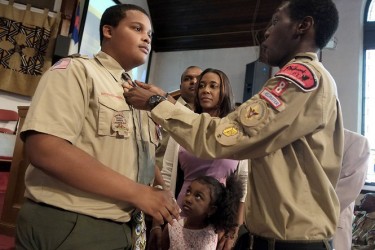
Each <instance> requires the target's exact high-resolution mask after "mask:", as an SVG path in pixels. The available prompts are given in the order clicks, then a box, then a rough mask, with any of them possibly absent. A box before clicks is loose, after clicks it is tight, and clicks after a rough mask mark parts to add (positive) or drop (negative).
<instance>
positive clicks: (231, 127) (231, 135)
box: [215, 123, 240, 146]
mask: <svg viewBox="0 0 375 250" xmlns="http://www.w3.org/2000/svg"><path fill="white" fill-rule="evenodd" d="M239 136H240V128H239V126H238V124H236V123H223V124H221V125H219V126H218V127H217V128H216V131H215V137H216V140H217V141H218V142H219V143H220V144H222V145H224V146H231V145H234V144H236V142H237V140H238V137H239Z"/></svg>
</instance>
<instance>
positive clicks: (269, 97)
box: [259, 88, 284, 111]
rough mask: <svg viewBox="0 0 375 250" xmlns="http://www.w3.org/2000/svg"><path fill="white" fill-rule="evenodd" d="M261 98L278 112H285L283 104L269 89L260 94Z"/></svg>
mask: <svg viewBox="0 0 375 250" xmlns="http://www.w3.org/2000/svg"><path fill="white" fill-rule="evenodd" d="M259 95H260V97H261V98H263V99H264V100H266V101H267V102H268V103H269V104H271V106H272V107H274V108H275V109H276V110H278V111H282V110H284V105H283V102H282V101H281V100H280V99H279V98H277V97H276V96H275V95H274V94H272V92H271V91H270V90H269V89H268V88H264V89H262V91H261V92H260V93H259Z"/></svg>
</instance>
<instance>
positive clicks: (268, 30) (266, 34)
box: [264, 26, 271, 39]
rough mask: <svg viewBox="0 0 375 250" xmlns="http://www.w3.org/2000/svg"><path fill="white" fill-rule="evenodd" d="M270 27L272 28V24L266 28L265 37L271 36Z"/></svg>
mask: <svg viewBox="0 0 375 250" xmlns="http://www.w3.org/2000/svg"><path fill="white" fill-rule="evenodd" d="M270 29H271V26H269V27H268V28H267V29H266V32H264V39H267V38H268V37H269V36H270Z"/></svg>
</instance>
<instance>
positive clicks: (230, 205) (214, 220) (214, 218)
mask: <svg viewBox="0 0 375 250" xmlns="http://www.w3.org/2000/svg"><path fill="white" fill-rule="evenodd" d="M194 181H198V182H199V183H201V184H206V185H207V186H208V187H209V189H210V196H211V197H210V198H211V204H210V205H211V206H215V207H216V210H215V212H214V213H213V214H212V215H211V216H209V217H208V219H207V221H208V223H209V224H210V225H212V226H214V227H215V229H216V230H224V231H225V232H228V231H229V230H230V229H232V228H233V227H236V226H238V224H237V213H238V206H239V203H240V201H241V197H242V196H243V192H244V190H243V185H242V183H241V180H240V179H239V178H238V176H236V175H235V173H233V174H231V175H230V176H228V177H227V179H226V185H224V184H222V183H220V182H219V181H218V180H217V179H215V178H214V177H212V176H200V177H198V178H196V179H195V180H194Z"/></svg>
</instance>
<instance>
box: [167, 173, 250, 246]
mask: <svg viewBox="0 0 375 250" xmlns="http://www.w3.org/2000/svg"><path fill="white" fill-rule="evenodd" d="M242 194H243V185H242V183H241V181H240V180H239V179H238V177H237V176H235V175H234V174H232V175H230V176H229V177H228V178H227V180H226V186H224V184H222V183H220V182H219V181H218V180H216V179H215V178H213V177H211V176H201V177H198V178H196V179H195V180H194V181H193V182H192V183H191V184H190V186H189V187H188V189H187V191H186V194H185V197H184V199H183V205H182V208H181V209H182V210H183V212H184V214H185V216H186V217H185V218H181V219H180V220H179V221H176V220H175V221H174V222H173V225H172V226H171V225H169V224H168V226H167V227H165V228H164V231H163V235H162V249H173V250H185V249H196V250H211V249H212V250H215V249H216V246H217V242H218V235H217V233H216V231H218V230H222V231H224V232H226V234H228V232H229V231H232V229H233V228H234V227H236V226H238V225H237V222H236V221H237V212H238V205H239V202H240V199H241V197H242ZM227 237H228V236H227Z"/></svg>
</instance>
